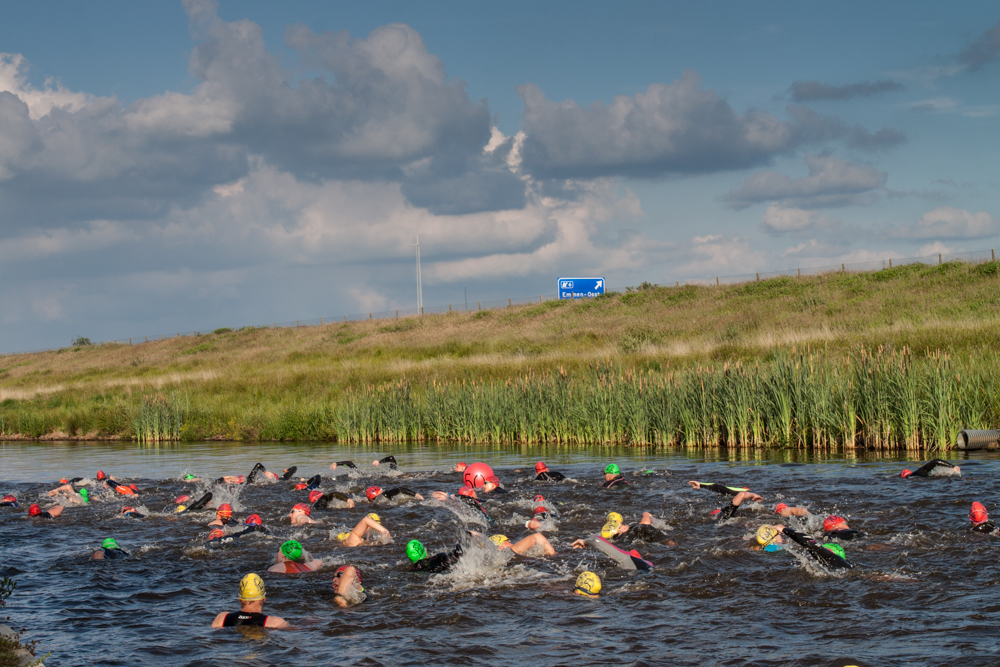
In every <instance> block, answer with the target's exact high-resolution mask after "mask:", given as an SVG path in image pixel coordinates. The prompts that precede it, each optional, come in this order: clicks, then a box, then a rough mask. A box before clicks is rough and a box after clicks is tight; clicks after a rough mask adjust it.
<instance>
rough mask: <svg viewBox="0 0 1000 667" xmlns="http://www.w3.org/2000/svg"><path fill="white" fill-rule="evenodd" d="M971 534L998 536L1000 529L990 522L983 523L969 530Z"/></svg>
mask: <svg viewBox="0 0 1000 667" xmlns="http://www.w3.org/2000/svg"><path fill="white" fill-rule="evenodd" d="M969 530H970V531H972V532H973V533H983V534H984V535H1000V528H997V526H996V524H994V523H993V522H992V521H983V522H982V523H977V524H975V525H973V526H972V527H971V528H969Z"/></svg>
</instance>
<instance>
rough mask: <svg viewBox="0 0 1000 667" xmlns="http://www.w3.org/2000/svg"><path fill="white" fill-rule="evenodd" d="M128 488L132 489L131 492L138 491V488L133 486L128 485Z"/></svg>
mask: <svg viewBox="0 0 1000 667" xmlns="http://www.w3.org/2000/svg"><path fill="white" fill-rule="evenodd" d="M128 488H130V489H132V490H133V491H138V490H139V487H138V486H136V485H135V484H129V485H128Z"/></svg>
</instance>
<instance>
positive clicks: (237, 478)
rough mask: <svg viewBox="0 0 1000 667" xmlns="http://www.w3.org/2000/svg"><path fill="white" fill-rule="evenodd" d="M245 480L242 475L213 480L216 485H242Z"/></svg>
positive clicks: (224, 476) (225, 476)
mask: <svg viewBox="0 0 1000 667" xmlns="http://www.w3.org/2000/svg"><path fill="white" fill-rule="evenodd" d="M246 481H247V478H246V477H244V476H243V475H223V476H222V477H219V478H218V479H216V480H215V483H216V484H243V483H245V482H246Z"/></svg>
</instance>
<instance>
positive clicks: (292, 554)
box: [281, 540, 302, 561]
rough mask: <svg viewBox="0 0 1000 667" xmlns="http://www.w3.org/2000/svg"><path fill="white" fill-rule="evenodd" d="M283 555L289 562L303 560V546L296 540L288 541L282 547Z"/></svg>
mask: <svg viewBox="0 0 1000 667" xmlns="http://www.w3.org/2000/svg"><path fill="white" fill-rule="evenodd" d="M281 554H282V555H283V556H284V557H285V558H287V559H288V560H294V561H298V560H301V558H302V545H301V544H299V543H298V542H297V541H295V540H288V541H287V542H285V543H284V544H282V545H281Z"/></svg>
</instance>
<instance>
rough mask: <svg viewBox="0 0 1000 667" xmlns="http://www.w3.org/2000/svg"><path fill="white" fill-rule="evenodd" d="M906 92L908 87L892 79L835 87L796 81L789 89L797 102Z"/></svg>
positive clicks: (817, 82) (814, 82)
mask: <svg viewBox="0 0 1000 667" xmlns="http://www.w3.org/2000/svg"><path fill="white" fill-rule="evenodd" d="M897 90H906V87H905V86H903V84H901V83H899V82H898V81H893V80H892V79H881V80H879V81H875V82H871V81H862V82H861V83H847V84H844V85H840V86H835V85H832V84H829V83H821V82H819V81H794V82H793V83H792V85H791V87H790V88H789V91H791V93H792V99H793V100H795V101H796V102H815V101H817V100H850V99H854V98H855V97H871V96H873V95H878V94H881V93H887V92H893V91H897Z"/></svg>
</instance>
